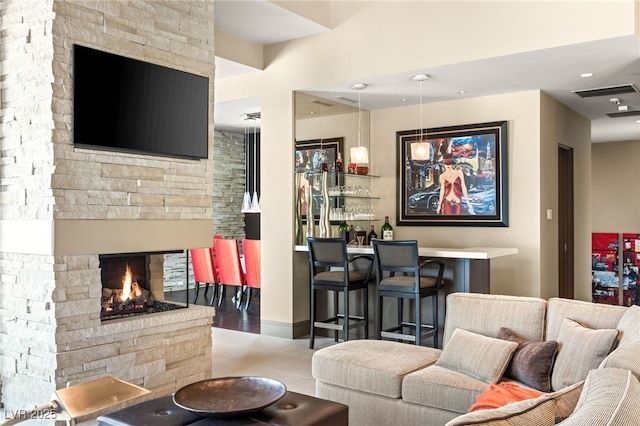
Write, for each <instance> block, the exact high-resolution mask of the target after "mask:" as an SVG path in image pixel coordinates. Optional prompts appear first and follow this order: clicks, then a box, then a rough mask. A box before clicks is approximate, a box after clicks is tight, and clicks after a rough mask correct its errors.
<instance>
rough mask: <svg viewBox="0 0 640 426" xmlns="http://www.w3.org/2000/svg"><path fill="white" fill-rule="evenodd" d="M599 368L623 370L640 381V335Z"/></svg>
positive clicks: (630, 340)
mask: <svg viewBox="0 0 640 426" xmlns="http://www.w3.org/2000/svg"><path fill="white" fill-rule="evenodd" d="M599 368H622V369H625V370H629V371H631V373H633V375H634V376H636V378H637V379H638V380H640V334H639V335H637V336H636V337H634V338H633V339H629V340H628V341H626V342H625V343H623V344H622V345H620V346H618V348H617V349H616V350H614V351H613V352H611V353H610V354H609V355H607V357H606V358H605V359H604V361H602V363H601V364H600V367H599Z"/></svg>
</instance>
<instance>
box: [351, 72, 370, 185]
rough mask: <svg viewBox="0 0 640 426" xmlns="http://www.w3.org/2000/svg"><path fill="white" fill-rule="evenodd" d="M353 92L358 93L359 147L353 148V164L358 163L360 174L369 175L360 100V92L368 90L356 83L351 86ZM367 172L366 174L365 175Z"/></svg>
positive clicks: (367, 152) (365, 86)
mask: <svg viewBox="0 0 640 426" xmlns="http://www.w3.org/2000/svg"><path fill="white" fill-rule="evenodd" d="M351 88H352V89H353V90H357V91H358V146H357V147H354V148H351V150H350V154H351V162H352V163H356V165H357V167H358V169H359V174H365V175H366V174H367V173H368V172H369V167H368V164H369V151H368V150H367V147H365V146H362V103H361V99H360V92H361V91H362V90H364V89H366V88H367V85H366V84H364V83H356V84H354V85H353V86H351ZM365 171H366V173H364V172H365Z"/></svg>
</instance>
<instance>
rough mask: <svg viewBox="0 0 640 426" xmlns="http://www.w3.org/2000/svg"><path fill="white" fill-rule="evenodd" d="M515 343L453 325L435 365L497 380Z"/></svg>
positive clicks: (509, 357) (488, 379)
mask: <svg viewBox="0 0 640 426" xmlns="http://www.w3.org/2000/svg"><path fill="white" fill-rule="evenodd" d="M517 347H518V344H517V343H515V342H508V341H506V340H500V339H495V338H493V337H487V336H483V335H482V334H477V333H473V332H471V331H467V330H463V329H461V328H456V329H455V330H453V333H452V334H451V338H450V339H449V343H447V346H445V348H444V350H443V351H442V353H441V354H440V357H439V358H438V360H437V361H436V365H437V366H440V367H444V368H448V369H450V370H454V371H457V372H460V373H464V374H467V375H469V376H471V377H474V378H476V379H478V380H482V381H483V382H487V383H497V382H498V380H500V378H501V377H502V374H503V373H504V370H505V369H506V368H507V365H508V364H509V361H510V360H511V356H512V355H513V352H515V350H516V348H517Z"/></svg>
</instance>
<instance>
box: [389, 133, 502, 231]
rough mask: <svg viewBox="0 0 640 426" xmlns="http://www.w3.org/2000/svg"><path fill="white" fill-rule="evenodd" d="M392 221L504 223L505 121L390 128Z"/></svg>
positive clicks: (435, 223) (473, 224) (466, 223)
mask: <svg viewBox="0 0 640 426" xmlns="http://www.w3.org/2000/svg"><path fill="white" fill-rule="evenodd" d="M396 139H397V147H396V149H397V159H396V161H397V166H396V169H397V176H398V178H397V201H396V206H397V207H396V208H397V221H398V222H397V224H398V225H418V226H427V225H436V226H446V225H451V226H508V225H509V221H508V211H509V209H508V203H507V183H508V182H507V161H506V158H507V155H506V153H507V122H506V121H496V122H490V123H479V124H468V125H462V126H452V127H441V128H434V129H428V130H426V132H422V131H421V130H407V131H400V132H397V133H396Z"/></svg>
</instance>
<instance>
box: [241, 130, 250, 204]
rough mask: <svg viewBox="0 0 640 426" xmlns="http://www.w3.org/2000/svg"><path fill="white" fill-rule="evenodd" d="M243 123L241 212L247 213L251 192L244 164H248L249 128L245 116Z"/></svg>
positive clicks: (246, 168)
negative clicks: (242, 192)
mask: <svg viewBox="0 0 640 426" xmlns="http://www.w3.org/2000/svg"><path fill="white" fill-rule="evenodd" d="M244 120H245V124H244V164H245V173H244V196H243V197H242V209H241V210H240V212H241V213H248V212H249V210H251V194H250V193H249V173H247V171H248V170H249V169H248V167H246V165H248V164H249V143H248V142H249V138H248V136H249V128H248V126H247V120H248V118H245V119H244Z"/></svg>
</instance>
